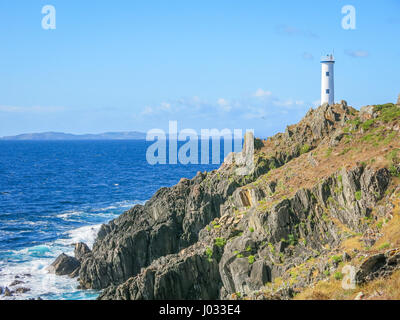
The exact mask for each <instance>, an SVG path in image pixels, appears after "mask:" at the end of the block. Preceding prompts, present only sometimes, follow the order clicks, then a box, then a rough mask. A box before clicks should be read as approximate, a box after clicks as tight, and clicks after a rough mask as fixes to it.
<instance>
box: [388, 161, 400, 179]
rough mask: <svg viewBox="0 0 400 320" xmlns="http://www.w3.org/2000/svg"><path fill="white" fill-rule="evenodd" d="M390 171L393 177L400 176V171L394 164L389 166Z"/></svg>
mask: <svg viewBox="0 0 400 320" xmlns="http://www.w3.org/2000/svg"><path fill="white" fill-rule="evenodd" d="M389 172H390V175H391V176H392V177H400V172H399V171H398V170H397V168H396V167H395V166H394V165H393V164H391V165H390V166H389Z"/></svg>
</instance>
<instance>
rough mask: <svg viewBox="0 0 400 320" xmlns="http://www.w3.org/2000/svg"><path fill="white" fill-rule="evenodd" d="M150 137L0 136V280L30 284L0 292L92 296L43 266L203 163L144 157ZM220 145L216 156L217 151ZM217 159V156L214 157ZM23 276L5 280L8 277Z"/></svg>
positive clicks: (26, 296) (91, 239) (210, 166)
mask: <svg viewBox="0 0 400 320" xmlns="http://www.w3.org/2000/svg"><path fill="white" fill-rule="evenodd" d="M150 144H151V143H150V142H146V141H142V140H136V141H135V140H131V141H0V288H1V287H3V288H4V287H6V286H7V287H9V288H10V289H11V290H15V289H16V288H18V287H25V288H29V289H30V291H28V292H26V293H24V294H14V295H13V296H12V297H4V296H3V295H1V296H0V299H32V298H35V299H36V298H39V297H40V298H41V299H48V300H55V299H63V300H65V299H68V300H83V299H95V298H96V297H97V295H98V292H96V291H91V290H89V291H87V290H78V289H77V284H78V283H77V281H76V279H70V278H69V277H60V276H55V275H53V274H50V273H48V272H47V267H48V266H49V265H50V264H51V263H52V262H53V261H54V259H55V258H56V257H57V256H58V255H59V254H60V253H62V252H65V253H67V254H70V255H73V244H74V243H76V242H79V241H83V242H85V243H87V244H88V245H89V246H91V245H93V242H94V239H95V237H96V234H97V231H98V229H99V227H100V226H101V224H102V223H106V222H108V221H109V220H111V219H113V218H116V217H118V215H120V214H121V213H122V212H124V211H126V210H128V209H130V208H131V207H132V206H134V205H135V204H139V203H140V204H143V203H145V202H146V201H147V200H148V199H150V197H151V196H152V195H153V194H154V193H155V192H156V191H157V190H158V189H159V188H161V187H169V186H173V185H175V184H176V183H178V182H179V180H180V179H181V178H182V177H185V178H189V179H190V178H192V177H194V176H195V175H196V173H197V172H198V171H211V170H214V169H217V168H218V167H219V164H208V165H181V164H178V165H150V164H148V163H147V161H146V150H147V148H148V146H149V145H150ZM223 154H224V153H223V150H221V160H222V159H223ZM221 162H222V161H221ZM16 280H17V281H21V282H22V283H20V284H18V285H16V286H11V287H10V285H11V284H12V282H14V281H16Z"/></svg>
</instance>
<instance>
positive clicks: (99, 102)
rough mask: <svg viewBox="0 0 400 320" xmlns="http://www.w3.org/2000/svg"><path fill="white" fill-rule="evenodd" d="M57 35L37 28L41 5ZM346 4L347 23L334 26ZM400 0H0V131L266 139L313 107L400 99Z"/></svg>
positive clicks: (340, 20) (39, 25) (13, 132)
mask: <svg viewBox="0 0 400 320" xmlns="http://www.w3.org/2000/svg"><path fill="white" fill-rule="evenodd" d="M45 5H53V6H54V8H55V9H56V29H50V30H45V29H43V28H42V19H43V17H45V14H42V8H43V6H45ZM345 5H352V6H353V7H354V8H355V10H356V29H353V30H346V29H344V28H343V27H342V19H343V18H344V17H345V16H346V14H343V13H342V8H343V6H345ZM399 13H400V0H382V1H366V0H346V1H340V0H330V1H315V0H303V1H298V0H269V1H267V0H262V1H258V0H248V1H243V0H242V1H238V0H236V1H233V0H213V1H209V0H202V1H200V0H191V1H187V0H180V1H177V0H170V1H165V0H163V1H161V0H160V1H155V0H146V1H136V0H134V1H133V0H129V1H128V0H127V1H123V0H115V1H101V0H99V1H78V0H68V1H67V0H46V1H40V0H30V1H26V0H25V1H23V0H3V1H1V2H0V136H7V135H16V134H21V133H31V132H45V131H57V132H69V133H77V134H80V133H100V132H107V131H143V132H147V131H148V130H150V129H153V128H160V129H163V130H167V129H168V124H169V120H176V121H178V129H179V130H181V129H185V128H191V129H194V130H197V131H200V129H212V128H218V129H223V128H228V129H231V130H233V129H254V131H255V134H256V136H260V137H267V136H270V135H273V134H275V133H277V132H279V131H283V130H284V129H285V127H286V126H287V125H289V124H293V123H296V122H298V121H299V120H300V119H301V118H302V117H303V116H304V115H305V113H306V112H307V110H309V109H310V108H311V107H314V108H315V107H316V106H318V105H319V99H320V77H321V75H320V73H321V66H320V57H321V56H322V55H325V54H327V53H331V52H333V51H334V53H335V57H336V65H335V91H336V92H335V100H336V101H340V100H342V99H343V100H346V101H347V102H348V104H349V105H351V106H353V107H355V108H360V107H361V106H364V105H369V104H378V103H387V102H394V101H396V99H397V95H398V94H399V93H400V80H399V79H400V78H399V74H400V42H399V34H400V15H399Z"/></svg>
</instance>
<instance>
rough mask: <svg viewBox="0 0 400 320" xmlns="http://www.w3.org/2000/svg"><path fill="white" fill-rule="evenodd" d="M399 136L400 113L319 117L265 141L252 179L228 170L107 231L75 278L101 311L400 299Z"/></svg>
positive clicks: (172, 191)
mask: <svg viewBox="0 0 400 320" xmlns="http://www.w3.org/2000/svg"><path fill="white" fill-rule="evenodd" d="M399 134H400V107H399V106H396V105H394V104H386V105H380V106H367V107H364V108H362V110H361V111H357V110H355V109H353V108H351V107H349V106H347V103H346V102H345V101H342V102H341V103H340V104H337V105H333V106H328V105H323V106H321V107H319V108H318V109H316V110H310V111H309V112H308V113H307V115H306V116H305V117H304V118H303V119H302V120H301V121H300V122H299V123H298V124H296V125H292V126H288V127H287V129H286V131H285V133H281V134H277V135H275V136H273V137H271V138H270V139H268V140H267V141H261V140H257V139H256V140H255V147H256V149H257V151H256V154H255V167H254V170H253V171H252V172H251V173H250V174H249V175H247V176H238V175H236V173H235V169H237V167H238V165H237V164H227V163H224V164H223V165H222V166H221V168H220V169H219V170H216V171H213V172H209V173H201V172H199V173H198V174H197V176H196V177H195V178H193V179H192V180H187V179H182V180H181V181H180V182H179V184H177V185H176V186H174V187H171V188H163V189H160V190H159V191H158V192H157V193H156V194H155V195H154V196H153V197H152V198H151V200H149V201H148V202H147V203H146V204H145V205H144V206H141V205H137V206H135V207H134V208H132V209H131V210H129V211H127V212H125V213H124V214H123V215H121V216H120V217H118V218H117V219H115V220H113V221H111V222H110V223H108V224H106V225H103V226H102V228H101V230H100V232H99V234H98V238H97V240H96V242H95V244H94V247H93V249H92V250H89V249H88V248H87V247H86V246H84V245H83V244H79V245H77V248H76V258H77V260H79V262H80V268H79V270H75V272H74V274H77V272H79V282H80V286H81V287H82V288H88V289H89V288H94V289H104V290H103V293H102V294H101V296H100V297H99V299H244V298H245V299H354V298H356V297H357V298H360V299H361V298H362V299H372V298H384V299H390V298H393V299H398V298H400V289H399V287H398V286H397V284H398V283H399V282H400V271H398V269H400V249H398V248H400V216H399V214H400V209H399V205H400V178H399V176H400V165H399V163H400V139H399ZM343 267H346V268H344V269H343ZM348 270H350V271H349V272H350V273H352V272H353V271H354V272H353V273H354V274H353V280H354V285H355V286H353V287H352V288H350V289H348V287H346V286H345V285H343V283H344V282H343V277H345V278H346V277H347V274H346V272H347V271H348ZM383 279H384V280H383ZM383 283H385V284H386V285H385V286H383ZM389 283H390V284H391V285H389ZM344 288H346V289H344ZM361 291H362V293H360V292H361Z"/></svg>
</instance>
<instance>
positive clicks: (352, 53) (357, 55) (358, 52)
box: [345, 50, 369, 58]
mask: <svg viewBox="0 0 400 320" xmlns="http://www.w3.org/2000/svg"><path fill="white" fill-rule="evenodd" d="M345 53H346V54H347V55H348V56H350V57H353V58H366V57H368V56H369V52H368V51H365V50H355V51H351V50H346V51H345Z"/></svg>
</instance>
